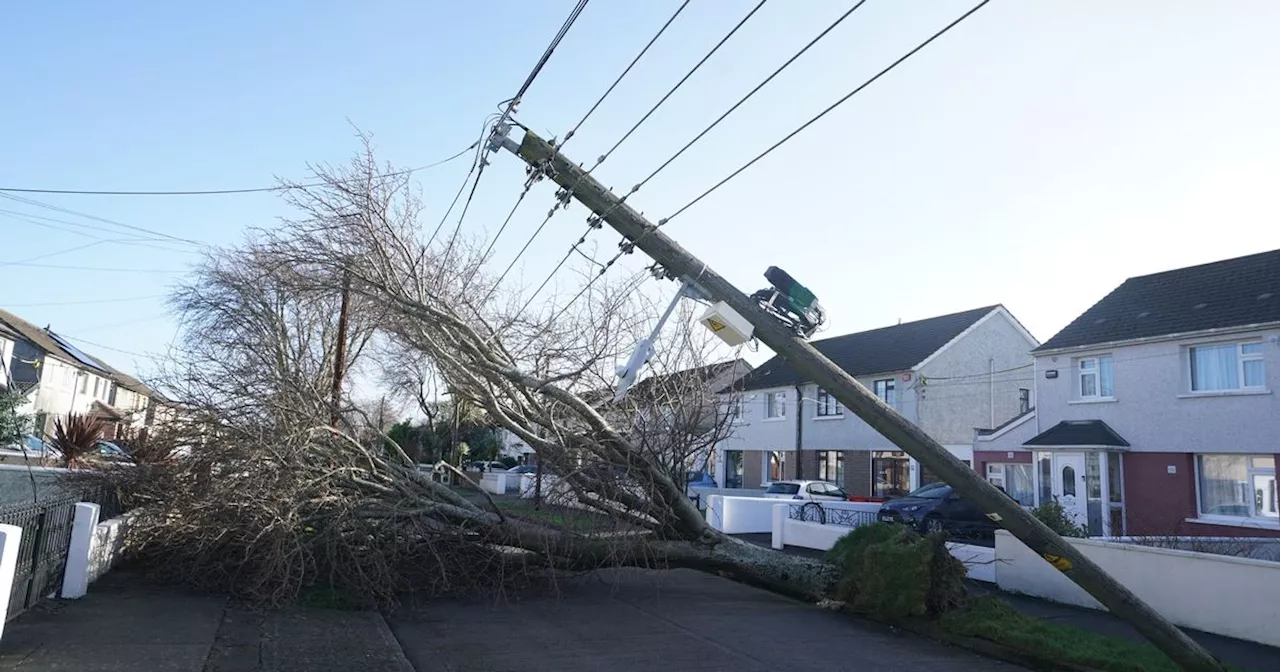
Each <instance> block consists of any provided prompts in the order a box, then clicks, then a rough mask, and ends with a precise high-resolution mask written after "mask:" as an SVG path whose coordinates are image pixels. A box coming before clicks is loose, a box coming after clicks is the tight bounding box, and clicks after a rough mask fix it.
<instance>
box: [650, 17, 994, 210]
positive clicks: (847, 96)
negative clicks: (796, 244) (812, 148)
mask: <svg viewBox="0 0 1280 672" xmlns="http://www.w3.org/2000/svg"><path fill="white" fill-rule="evenodd" d="M864 1H865V0H864ZM990 1H991V0H982V2H979V3H978V4H977V5H974V6H973V8H972V9H970V10H969V11H967V12H965V13H964V14H962V15H960V17H959V18H957V19H956V20H954V21H952V22H951V23H949V24H947V25H946V26H944V27H943V28H942V29H941V30H939V31H938V32H936V33H934V34H933V35H930V36H929V38H928V39H927V40H925V41H924V42H921V43H920V44H918V45H916V47H915V48H914V49H912V50H911V51H908V52H907V53H905V54H903V55H902V56H901V57H899V58H898V59H897V60H896V61H894V62H892V63H890V64H889V65H888V66H886V67H885V68H884V69H883V70H881V71H880V72H877V73H876V74H875V75H873V76H872V77H871V79H868V80H867V81H865V82H863V83H862V84H859V85H858V86H857V87H856V88H855V89H853V90H852V91H850V92H849V93H846V94H845V95H844V96H843V97H841V98H840V99H839V100H837V101H836V102H834V103H832V104H831V105H830V106H829V107H827V108H826V109H825V110H823V111H821V112H819V113H818V114H817V115H816V116H814V117H813V118H812V119H810V120H809V121H806V122H805V123H804V124H802V125H801V126H800V127H799V128H797V129H796V130H794V131H792V132H790V133H788V134H787V135H786V136H785V137H783V138H782V139H781V140H779V141H778V142H776V143H774V144H773V145H772V146H771V147H769V148H768V149H766V150H764V151H763V152H761V153H760V154H758V155H756V157H755V158H753V159H751V160H750V161H748V162H746V163H745V164H743V165H742V167H741V168H738V169H737V170H735V171H733V172H732V173H730V174H729V176H728V177H726V178H724V179H723V180H720V181H719V182H717V183H716V184H715V185H714V186H712V187H711V188H710V189H708V190H706V191H704V192H703V193H702V194H701V195H699V196H698V197H697V198H695V199H693V200H692V201H689V202H688V203H687V204H685V205H684V207H682V208H680V209H679V210H676V211H675V212H674V213H672V214H671V215H669V216H667V217H665V218H664V219H663V220H661V221H660V222H659V226H661V225H662V224H665V223H666V222H669V221H671V220H672V219H674V218H676V217H677V216H679V215H680V214H681V213H683V212H684V211H685V210H688V209H689V208H691V207H693V206H694V205H695V204H696V203H698V201H701V200H702V199H704V198H706V197H707V196H709V195H711V193H712V192H714V191H715V190H717V189H719V188H720V187H722V186H724V185H725V183H726V182H728V181H729V180H732V179H733V178H735V177H737V176H738V175H740V174H741V173H742V172H743V171H745V170H746V169H748V168H750V167H751V166H753V165H755V163H756V162H757V161H759V160H760V159H763V158H764V157H766V156H768V155H769V154H770V153H771V152H773V150H775V149H777V148H779V147H781V146H782V145H783V144H785V143H786V142H787V141H789V140H791V139H792V138H794V137H795V136H796V135H799V134H800V133H801V132H802V131H804V130H805V129H806V128H809V127H810V126H812V125H813V124H814V123H816V122H817V121H818V120H819V119H821V118H823V117H824V116H826V115H827V114H828V113H829V112H831V111H832V110H834V109H836V108H837V107H840V106H841V105H843V104H844V103H845V102H846V101H848V100H849V99H850V98H852V97H853V96H855V95H857V94H858V93H859V92H860V91H862V90H863V89H865V88H867V87H868V86H870V85H871V84H872V83H874V82H875V81H876V80H877V79H880V78H881V77H882V76H884V75H885V74H887V73H888V72H889V71H891V70H893V69H894V68H896V67H898V66H899V65H901V64H902V63H903V62H904V61H906V60H907V59H908V58H911V57H912V56H914V55H915V54H916V53H918V52H919V51H920V50H922V49H924V48H925V47H927V46H929V44H930V43H932V42H933V41H934V40H936V39H938V38H939V37H942V36H943V35H944V34H946V32H947V31H949V30H951V29H952V28H955V27H956V26H957V25H959V24H960V23H961V22H962V21H964V20H965V19H967V18H969V17H970V16H972V15H973V14H974V13H975V12H977V11H978V10H979V9H982V8H983V7H985V6H986V5H987V3H988V2H990ZM858 4H859V5H861V4H862V3H858ZM855 9H856V7H855ZM681 151H683V150H681Z"/></svg>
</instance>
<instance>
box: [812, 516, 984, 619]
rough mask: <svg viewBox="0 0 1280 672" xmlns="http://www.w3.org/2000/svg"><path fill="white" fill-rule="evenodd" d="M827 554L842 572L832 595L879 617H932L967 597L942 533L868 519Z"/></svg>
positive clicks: (961, 571)
mask: <svg viewBox="0 0 1280 672" xmlns="http://www.w3.org/2000/svg"><path fill="white" fill-rule="evenodd" d="M827 558H828V559H829V560H831V561H832V562H833V563H835V564H837V565H838V566H839V567H840V570H841V573H840V580H839V581H838V582H837V584H836V597H837V598H839V599H842V600H844V601H845V602H847V603H848V604H850V605H852V606H853V607H854V608H855V609H857V610H859V611H863V612H866V613H870V614H872V615H875V616H877V617H880V618H889V619H897V618H905V617H908V616H936V615H939V614H942V613H944V612H946V611H948V610H950V609H954V608H955V607H956V606H958V605H960V604H963V603H965V601H966V597H965V593H966V591H965V587H964V577H965V568H964V565H963V564H962V563H961V562H960V561H959V560H956V559H955V558H954V557H953V556H952V555H951V553H949V552H948V551H947V548H946V538H945V536H943V535H929V536H927V537H921V536H920V535H919V534H916V533H915V532H914V531H912V530H911V529H909V528H907V527H904V526H901V525H895V524H892V523H873V524H871V525H863V526H860V527H858V528H856V529H854V531H852V532H850V533H849V534H847V535H845V536H844V537H843V538H841V539H840V540H839V541H837V542H836V544H835V546H833V547H832V549H831V550H830V551H828V553H827Z"/></svg>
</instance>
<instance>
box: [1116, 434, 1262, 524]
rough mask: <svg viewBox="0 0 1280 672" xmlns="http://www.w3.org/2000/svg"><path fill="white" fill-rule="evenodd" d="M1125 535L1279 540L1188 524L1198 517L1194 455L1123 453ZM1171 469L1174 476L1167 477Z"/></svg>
mask: <svg viewBox="0 0 1280 672" xmlns="http://www.w3.org/2000/svg"><path fill="white" fill-rule="evenodd" d="M1121 459H1122V460H1123V461H1124V507H1125V521H1126V533H1127V534H1129V535H1133V536H1142V535H1178V536H1193V537H1203V536H1210V537H1241V536H1249V537H1280V530H1257V529H1245V528H1241V527H1234V526H1230V525H1206V524H1203V523H1190V522H1187V519H1188V518H1195V517H1196V515H1197V505H1196V483H1195V478H1196V476H1195V474H1196V471H1195V455H1192V454H1190V453H1125V454H1124V456H1123V457H1122V458H1121ZM1170 467H1173V469H1174V473H1172V474H1171V473H1169V468H1170Z"/></svg>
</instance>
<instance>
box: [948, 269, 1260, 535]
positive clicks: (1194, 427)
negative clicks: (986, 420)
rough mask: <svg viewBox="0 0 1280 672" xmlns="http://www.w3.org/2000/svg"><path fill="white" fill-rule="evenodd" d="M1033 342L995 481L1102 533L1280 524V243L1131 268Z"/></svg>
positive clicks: (986, 452) (998, 431)
mask: <svg viewBox="0 0 1280 672" xmlns="http://www.w3.org/2000/svg"><path fill="white" fill-rule="evenodd" d="M1033 354H1034V355H1035V366H1034V371H1035V380H1034V390H1035V391H1034V395H1033V396H1034V398H1035V399H1036V404H1035V409H1034V410H1033V411H1030V412H1028V413H1026V414H1024V415H1022V416H1021V417H1018V418H1015V419H1014V420H1013V421H1011V422H1008V423H1006V424H1005V425H1004V426H1002V427H997V428H995V429H993V430H983V431H980V432H979V433H978V435H977V437H976V439H975V441H974V444H973V447H974V457H975V460H976V461H977V465H976V466H977V468H978V469H979V471H981V472H982V473H984V474H986V475H987V476H988V478H989V479H990V480H993V481H999V482H1000V484H1001V485H1004V486H1005V488H1006V490H1008V491H1010V492H1011V494H1013V493H1015V492H1016V493H1017V494H1016V495H1015V496H1018V497H1019V498H1030V499H1031V500H1032V501H1031V502H1028V503H1039V502H1043V501H1046V500H1049V499H1051V498H1055V497H1056V498H1057V499H1058V500H1059V502H1060V503H1062V504H1063V505H1064V507H1066V508H1067V509H1068V510H1069V511H1070V512H1071V513H1072V514H1073V515H1074V516H1075V517H1076V519H1077V520H1078V521H1079V522H1080V523H1082V524H1084V525H1085V526H1086V527H1087V528H1088V530H1089V532H1090V533H1092V534H1095V535H1115V536H1119V535H1187V536H1198V535H1207V536H1221V537H1230V536H1241V535H1250V536H1257V535H1266V536H1272V535H1278V536H1280V502H1278V501H1277V492H1276V462H1277V461H1278V460H1280V400H1278V399H1277V397H1276V395H1275V394H1274V393H1275V391H1276V389H1277V387H1280V250H1276V251H1272V252H1265V253H1262V254H1254V255H1250V256H1247V257H1240V258H1237V259H1228V260H1226V261H1219V262H1216V263H1211V264H1203V265H1200V266H1192V267H1189V268H1181V269H1177V270H1173V271H1166V272H1163V273H1155V274H1152V275H1145V276H1140V277H1135V278H1130V279H1128V280H1126V281H1125V282H1124V283H1123V284H1121V285H1120V286H1119V287H1117V288H1116V289H1115V290H1114V291H1112V292H1111V293H1110V294H1108V295H1107V296H1105V297H1103V298H1102V300H1100V301H1098V302H1097V303H1096V304H1094V305H1093V307H1092V308H1090V309H1089V310H1087V311H1085V313H1084V314H1082V315H1080V316H1079V317H1077V318H1076V319H1075V321H1073V322H1071V324H1069V325H1067V326H1066V328H1064V329H1063V330H1062V331H1061V332H1059V333H1058V334H1057V335H1056V336H1054V337H1053V338H1051V339H1049V340H1048V341H1047V342H1046V343H1045V344H1044V345H1042V346H1040V347H1039V348H1037V349H1036V350H1035V351H1034V353H1033Z"/></svg>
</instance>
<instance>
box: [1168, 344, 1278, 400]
mask: <svg viewBox="0 0 1280 672" xmlns="http://www.w3.org/2000/svg"><path fill="white" fill-rule="evenodd" d="M1187 359H1188V360H1189V364H1190V368H1191V391H1192V392H1213V391H1217V390H1242V389H1259V388H1263V387H1266V384H1267V380H1266V378H1267V375H1266V364H1265V363H1264V362H1263V361H1262V343H1260V342H1253V343H1222V344H1216V345H1197V346H1195V347H1192V348H1188V349H1187Z"/></svg>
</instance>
